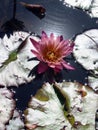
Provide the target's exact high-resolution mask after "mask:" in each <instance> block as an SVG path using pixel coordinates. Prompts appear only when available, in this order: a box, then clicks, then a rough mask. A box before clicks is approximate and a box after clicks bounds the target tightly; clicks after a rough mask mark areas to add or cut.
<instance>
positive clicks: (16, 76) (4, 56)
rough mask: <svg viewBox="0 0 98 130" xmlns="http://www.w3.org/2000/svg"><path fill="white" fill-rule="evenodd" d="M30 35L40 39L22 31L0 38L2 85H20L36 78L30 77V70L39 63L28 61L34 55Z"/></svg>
mask: <svg viewBox="0 0 98 130" xmlns="http://www.w3.org/2000/svg"><path fill="white" fill-rule="evenodd" d="M30 37H31V38H34V39H35V40H39V38H37V37H36V36H34V35H30V33H27V32H22V31H17V32H14V33H13V34H12V35H10V37H9V38H8V37H7V35H6V34H5V36H4V37H3V39H0V48H1V50H0V85H2V86H6V87H8V86H19V85H20V84H23V83H28V82H30V81H32V80H33V79H34V78H35V76H32V77H30V76H29V77H28V75H29V72H30V70H31V69H32V68H34V67H35V66H36V65H37V64H38V61H34V60H33V61H30V62H29V61H28V59H29V58H32V57H34V55H33V54H32V52H31V49H32V48H33V45H32V43H31V42H30V41H29V38H30Z"/></svg>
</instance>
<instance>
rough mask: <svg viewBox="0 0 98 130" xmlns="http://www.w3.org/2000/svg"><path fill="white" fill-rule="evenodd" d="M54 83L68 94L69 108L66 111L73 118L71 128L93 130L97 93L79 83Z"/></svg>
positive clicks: (97, 106) (97, 107)
mask: <svg viewBox="0 0 98 130" xmlns="http://www.w3.org/2000/svg"><path fill="white" fill-rule="evenodd" d="M55 85H56V86H57V87H59V88H60V89H61V90H62V91H64V92H65V93H66V94H67V95H68V96H69V100H70V109H69V111H68V113H69V115H71V116H73V117H74V120H75V122H74V125H73V128H72V130H75V129H78V130H94V129H95V113H96V110H97V109H98V94H96V93H95V92H94V91H93V90H92V89H91V88H90V87H88V86H84V85H82V84H79V83H73V82H63V83H56V84H55Z"/></svg>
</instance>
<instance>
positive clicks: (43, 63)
mask: <svg viewBox="0 0 98 130" xmlns="http://www.w3.org/2000/svg"><path fill="white" fill-rule="evenodd" d="M30 40H31V42H32V44H33V46H34V48H35V49H32V50H31V51H32V53H33V54H34V55H35V57H37V59H38V60H39V61H40V62H39V65H38V73H43V72H45V71H46V70H47V69H48V68H52V69H53V70H54V71H55V72H59V71H61V70H62V69H63V68H66V69H69V70H73V69H74V68H73V67H71V66H70V65H69V64H68V63H67V62H66V61H65V60H64V58H65V57H67V56H68V55H69V54H70V53H71V52H72V51H73V46H74V43H73V42H72V41H70V40H63V37H62V36H58V37H55V36H54V34H53V33H51V34H50V37H48V36H47V34H46V33H45V32H42V36H41V39H40V41H39V42H37V41H35V40H34V39H32V38H30Z"/></svg>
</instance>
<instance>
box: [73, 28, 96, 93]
mask: <svg viewBox="0 0 98 130" xmlns="http://www.w3.org/2000/svg"><path fill="white" fill-rule="evenodd" d="M73 54H74V57H75V59H76V60H77V61H78V62H79V63H80V64H81V65H82V66H83V67H84V68H85V69H86V70H89V71H91V72H92V77H96V78H95V80H96V81H97V80H98V76H97V75H98V29H91V30H88V31H86V32H84V33H82V34H80V35H77V36H76V39H75V46H74V50H73ZM89 79H91V78H88V82H93V81H89ZM93 79H94V78H93ZM95 80H94V82H95ZM95 84H96V83H95ZM89 85H90V86H91V87H92V88H93V89H94V90H95V85H92V84H91V83H89Z"/></svg>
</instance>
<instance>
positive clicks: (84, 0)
mask: <svg viewBox="0 0 98 130" xmlns="http://www.w3.org/2000/svg"><path fill="white" fill-rule="evenodd" d="M64 2H65V3H66V4H68V5H71V6H73V7H78V8H82V9H83V10H86V11H87V13H88V14H89V15H90V16H91V17H98V2H97V0H64Z"/></svg>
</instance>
